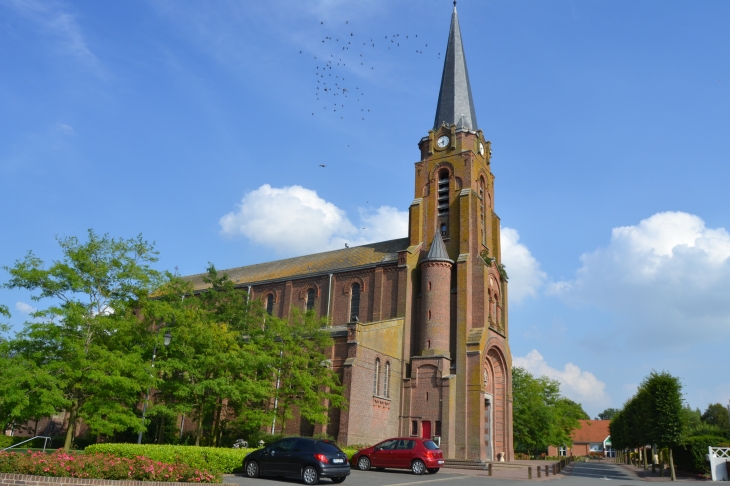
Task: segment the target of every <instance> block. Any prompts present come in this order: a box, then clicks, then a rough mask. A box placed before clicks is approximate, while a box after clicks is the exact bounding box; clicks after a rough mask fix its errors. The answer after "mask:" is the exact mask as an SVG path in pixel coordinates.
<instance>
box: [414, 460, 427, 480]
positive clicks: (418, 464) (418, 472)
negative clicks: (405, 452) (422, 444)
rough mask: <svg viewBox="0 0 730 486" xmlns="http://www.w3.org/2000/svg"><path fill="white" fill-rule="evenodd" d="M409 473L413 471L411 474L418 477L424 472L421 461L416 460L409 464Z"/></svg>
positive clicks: (424, 468)
mask: <svg viewBox="0 0 730 486" xmlns="http://www.w3.org/2000/svg"><path fill="white" fill-rule="evenodd" d="M411 471H413V474H415V475H417V476H420V475H421V474H423V473H424V472H425V471H426V465H425V464H424V463H423V461H422V460H420V459H416V460H415V461H413V462H412V463H411Z"/></svg>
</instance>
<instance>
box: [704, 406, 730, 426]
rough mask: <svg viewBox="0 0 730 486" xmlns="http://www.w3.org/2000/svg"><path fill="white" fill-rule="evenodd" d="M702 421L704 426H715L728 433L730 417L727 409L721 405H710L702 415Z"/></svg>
mask: <svg viewBox="0 0 730 486" xmlns="http://www.w3.org/2000/svg"><path fill="white" fill-rule="evenodd" d="M702 421H703V422H704V423H706V424H710V425H715V426H717V427H719V428H720V429H722V430H724V431H726V432H730V417H728V409H727V408H726V407H725V406H724V405H723V404H721V403H711V404H710V405H708V406H707V410H705V413H703V414H702Z"/></svg>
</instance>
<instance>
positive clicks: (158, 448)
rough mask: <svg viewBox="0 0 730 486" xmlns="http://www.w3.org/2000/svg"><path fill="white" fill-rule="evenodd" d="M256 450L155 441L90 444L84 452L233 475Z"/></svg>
mask: <svg viewBox="0 0 730 486" xmlns="http://www.w3.org/2000/svg"><path fill="white" fill-rule="evenodd" d="M253 450H255V449H223V448H219V447H196V446H178V445H154V444H141V445H138V444H94V445H90V446H89V447H87V448H86V449H85V450H84V452H86V453H96V452H105V453H109V454H113V455H115V456H117V457H126V458H129V459H133V458H135V457H138V456H143V457H149V458H150V459H153V460H155V461H162V462H168V463H173V464H174V463H183V464H187V465H189V466H191V467H194V468H198V469H207V470H208V471H211V472H213V473H223V474H230V473H233V472H237V471H241V470H242V469H243V458H244V457H245V456H246V454H248V453H249V452H251V451H253Z"/></svg>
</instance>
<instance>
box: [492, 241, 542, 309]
mask: <svg viewBox="0 0 730 486" xmlns="http://www.w3.org/2000/svg"><path fill="white" fill-rule="evenodd" d="M501 243H502V262H503V263H504V265H505V267H506V269H507V274H508V275H509V299H510V302H517V303H519V302H522V300H523V299H525V297H536V296H537V292H538V290H539V289H540V287H542V285H543V284H544V282H545V279H546V278H547V274H546V273H545V272H543V271H542V270H540V262H538V261H537V260H536V259H535V257H534V256H532V253H530V250H529V249H528V248H527V247H526V246H525V245H524V244H522V243H520V234H519V233H518V232H517V230H515V229H512V228H502V231H501Z"/></svg>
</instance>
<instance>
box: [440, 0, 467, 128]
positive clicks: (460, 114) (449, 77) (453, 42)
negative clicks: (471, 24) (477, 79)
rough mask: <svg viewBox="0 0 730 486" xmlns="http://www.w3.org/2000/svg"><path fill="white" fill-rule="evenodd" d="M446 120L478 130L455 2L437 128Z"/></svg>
mask: <svg viewBox="0 0 730 486" xmlns="http://www.w3.org/2000/svg"><path fill="white" fill-rule="evenodd" d="M443 123H446V124H448V125H454V124H455V125H456V126H457V128H466V129H469V130H477V129H478V126H477V114H476V111H474V102H473V100H472V97H471V85H470V84H469V71H467V69H466V56H464V46H463V44H462V43H461V29H460V28H459V17H458V15H457V13H456V5H454V12H453V13H452V14H451V29H450V30H449V42H448V44H447V45H446V57H445V59H444V72H443V74H442V75H441V89H440V90H439V101H438V104H437V106H436V119H435V121H434V122H433V128H434V130H436V129H438V128H439V127H440V126H441V125H442V124H443Z"/></svg>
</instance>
